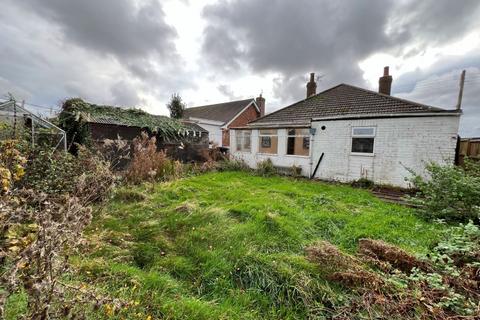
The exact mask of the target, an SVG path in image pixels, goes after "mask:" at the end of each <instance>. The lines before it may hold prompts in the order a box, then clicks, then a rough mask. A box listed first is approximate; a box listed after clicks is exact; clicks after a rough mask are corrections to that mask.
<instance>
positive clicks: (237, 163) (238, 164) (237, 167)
mask: <svg viewBox="0 0 480 320" xmlns="http://www.w3.org/2000/svg"><path fill="white" fill-rule="evenodd" d="M217 169H218V170H219V171H249V170H250V167H249V166H248V165H247V164H246V163H245V161H243V160H239V159H226V160H222V161H220V162H218V164H217Z"/></svg>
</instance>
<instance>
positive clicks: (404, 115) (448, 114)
mask: <svg viewBox="0 0 480 320" xmlns="http://www.w3.org/2000/svg"><path fill="white" fill-rule="evenodd" d="M461 115H462V112H461V111H457V110H452V111H451V112H449V111H447V112H425V113H385V114H357V115H341V116H332V117H320V118H312V121H333V120H353V119H382V118H417V117H459V116H461Z"/></svg>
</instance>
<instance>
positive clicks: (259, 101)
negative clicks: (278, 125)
mask: <svg viewBox="0 0 480 320" xmlns="http://www.w3.org/2000/svg"><path fill="white" fill-rule="evenodd" d="M255 102H256V103H257V106H258V108H259V109H260V117H263V116H264V115H265V98H264V97H262V94H260V95H259V96H258V97H257V98H256V99H255Z"/></svg>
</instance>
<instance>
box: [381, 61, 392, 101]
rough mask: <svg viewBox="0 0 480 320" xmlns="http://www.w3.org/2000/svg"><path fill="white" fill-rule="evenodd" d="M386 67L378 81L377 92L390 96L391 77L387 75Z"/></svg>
mask: <svg viewBox="0 0 480 320" xmlns="http://www.w3.org/2000/svg"><path fill="white" fill-rule="evenodd" d="M388 69H389V68H388V67H385V68H383V77H380V79H379V80H378V92H379V93H383V94H388V95H390V92H391V90H392V81H393V79H392V76H391V75H389V74H388Z"/></svg>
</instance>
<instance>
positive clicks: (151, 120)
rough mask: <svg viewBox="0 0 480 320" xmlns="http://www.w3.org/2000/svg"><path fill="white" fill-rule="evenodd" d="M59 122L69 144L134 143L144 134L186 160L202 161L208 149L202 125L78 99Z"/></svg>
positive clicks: (66, 104)
mask: <svg viewBox="0 0 480 320" xmlns="http://www.w3.org/2000/svg"><path fill="white" fill-rule="evenodd" d="M58 123H59V125H60V127H61V128H63V129H64V130H65V131H66V133H67V137H68V143H69V145H73V146H74V144H75V143H78V144H82V145H90V146H93V145H101V144H103V143H104V142H105V141H106V140H123V141H125V140H126V141H129V142H131V141H133V139H134V138H136V137H138V136H140V135H141V133H142V132H145V133H147V134H148V135H149V136H152V137H153V136H154V137H156V140H157V147H158V148H159V149H164V150H166V151H167V153H168V154H169V155H170V156H171V157H173V158H176V159H179V160H182V161H201V160H203V159H202V157H203V156H202V155H203V154H205V150H207V149H208V147H209V146H208V141H209V139H208V132H207V131H206V130H205V129H203V128H201V127H200V126H198V125H196V124H194V123H190V122H185V121H184V122H181V121H178V120H176V119H171V118H169V117H166V116H159V115H152V114H150V113H147V112H145V111H143V110H140V109H133V108H130V109H128V108H120V107H113V106H104V105H96V104H91V103H88V102H85V101H83V100H82V99H79V98H75V99H69V100H66V101H65V102H64V104H63V106H62V110H61V112H60V114H59V115H58Z"/></svg>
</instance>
